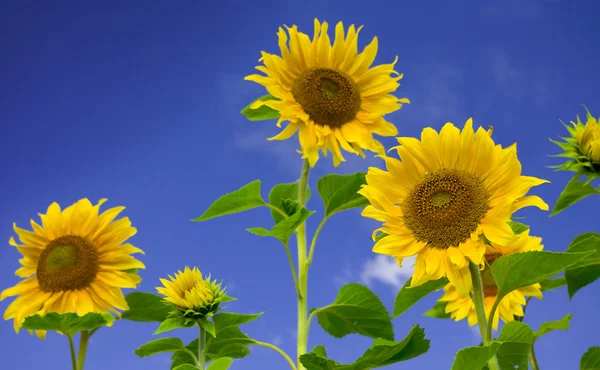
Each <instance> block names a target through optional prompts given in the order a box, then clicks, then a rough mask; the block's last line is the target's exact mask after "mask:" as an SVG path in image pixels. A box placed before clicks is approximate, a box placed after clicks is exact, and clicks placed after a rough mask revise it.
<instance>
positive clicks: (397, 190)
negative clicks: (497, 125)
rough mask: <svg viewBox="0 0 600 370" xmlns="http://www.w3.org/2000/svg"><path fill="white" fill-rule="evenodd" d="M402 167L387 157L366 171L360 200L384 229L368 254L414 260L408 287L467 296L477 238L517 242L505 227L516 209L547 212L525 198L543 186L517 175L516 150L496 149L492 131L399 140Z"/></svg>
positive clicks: (469, 127) (479, 244)
mask: <svg viewBox="0 0 600 370" xmlns="http://www.w3.org/2000/svg"><path fill="white" fill-rule="evenodd" d="M398 142H399V143H400V145H399V146H397V147H395V148H394V149H396V150H397V152H398V155H399V157H400V158H401V161H399V160H397V159H395V158H391V157H387V156H384V157H383V159H384V160H385V163H386V166H387V170H388V172H386V171H383V170H381V169H379V168H374V167H371V168H369V171H368V173H367V176H366V180H367V184H366V185H363V187H362V189H361V190H359V193H360V194H362V195H363V196H365V197H366V198H367V199H368V200H369V202H370V205H369V206H367V207H366V208H365V209H364V210H363V212H362V215H363V216H365V217H369V218H373V219H376V220H378V221H382V222H383V227H381V228H379V229H377V230H375V231H374V233H373V240H376V235H377V233H378V232H383V233H385V234H388V236H386V237H384V238H381V239H380V240H379V241H377V243H376V244H375V246H374V248H373V251H374V252H376V253H381V254H386V255H390V256H394V257H396V260H397V261H398V263H399V264H400V265H401V263H402V258H405V257H408V256H413V255H416V260H415V267H414V274H413V277H412V284H411V286H417V285H421V284H423V283H424V282H426V281H429V280H435V279H438V278H441V277H443V276H447V277H448V279H449V280H450V282H451V283H452V284H453V285H454V286H455V287H456V289H457V290H458V292H459V293H460V294H461V295H462V296H465V295H467V294H468V293H469V291H470V290H471V275H470V273H469V266H468V261H469V260H471V261H473V262H474V263H476V264H479V265H482V264H483V255H484V253H485V245H484V243H483V240H482V235H485V237H487V238H488V239H489V240H491V241H492V242H494V243H497V244H499V245H510V244H511V243H513V242H514V241H515V239H516V236H515V234H514V233H513V231H512V229H511V228H510V227H509V225H508V224H507V222H508V221H510V218H511V215H512V214H513V213H514V212H515V211H517V210H518V209H520V208H523V207H527V206H537V207H539V208H541V209H543V210H547V209H548V205H547V204H546V203H544V201H543V200H542V199H541V198H539V197H537V196H526V194H527V192H528V191H529V190H530V188H531V187H532V186H537V185H540V184H542V183H545V182H547V181H546V180H541V179H538V178H535V177H529V176H521V163H520V162H519V160H518V158H517V150H516V144H513V145H511V146H510V147H507V148H502V147H501V146H500V145H495V144H494V141H493V140H492V138H491V129H490V130H489V131H486V130H484V129H483V128H481V127H480V128H479V129H478V130H477V132H474V131H473V122H472V119H469V120H468V121H467V122H466V124H465V126H464V128H463V130H462V132H461V131H460V130H459V129H458V128H457V127H455V126H454V125H453V124H452V123H450V122H448V123H446V124H445V125H444V127H443V128H442V130H441V131H440V133H439V134H438V132H436V131H435V130H434V129H432V128H425V129H424V130H423V132H422V134H421V140H420V141H419V140H418V139H416V138H408V137H403V138H398Z"/></svg>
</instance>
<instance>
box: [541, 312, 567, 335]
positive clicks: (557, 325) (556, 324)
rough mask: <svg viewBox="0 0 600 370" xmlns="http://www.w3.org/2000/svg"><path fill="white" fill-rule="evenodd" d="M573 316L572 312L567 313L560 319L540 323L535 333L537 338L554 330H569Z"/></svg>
mask: <svg viewBox="0 0 600 370" xmlns="http://www.w3.org/2000/svg"><path fill="white" fill-rule="evenodd" d="M571 318H572V316H571V314H566V315H565V317H563V318H562V319H560V320H555V321H546V322H545V323H543V324H542V325H540V328H539V329H538V331H536V332H535V333H534V334H533V335H534V337H535V339H537V338H539V337H541V336H542V335H544V334H547V333H549V332H551V331H554V330H569V322H570V321H571Z"/></svg>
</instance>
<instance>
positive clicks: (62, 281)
mask: <svg viewBox="0 0 600 370" xmlns="http://www.w3.org/2000/svg"><path fill="white" fill-rule="evenodd" d="M97 272H98V253H97V252H96V248H95V247H94V245H93V244H91V243H90V242H89V241H87V240H86V239H84V238H82V237H80V236H75V235H65V236H61V237H59V238H57V239H54V240H53V241H51V242H50V243H49V244H48V245H47V246H46V248H45V249H44V251H43V252H42V254H41V256H40V261H39V263H38V265H37V278H38V282H39V284H40V288H41V290H43V291H44V292H63V291H68V290H77V289H83V288H85V287H87V286H89V285H90V284H91V282H92V281H94V278H95V277H96V273H97Z"/></svg>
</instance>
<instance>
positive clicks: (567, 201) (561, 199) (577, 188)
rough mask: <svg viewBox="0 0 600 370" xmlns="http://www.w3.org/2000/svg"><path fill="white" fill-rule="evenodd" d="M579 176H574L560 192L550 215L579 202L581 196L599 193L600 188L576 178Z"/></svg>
mask: <svg viewBox="0 0 600 370" xmlns="http://www.w3.org/2000/svg"><path fill="white" fill-rule="evenodd" d="M578 177H579V176H575V177H574V178H573V179H572V180H571V181H569V183H568V184H567V186H566V187H565V189H564V190H563V191H562V192H561V193H560V195H559V196H558V199H557V200H556V204H555V205H554V209H553V210H552V213H551V214H550V216H554V215H556V214H558V213H560V212H562V211H564V210H565V209H566V208H568V207H570V206H572V205H573V204H575V203H577V202H579V201H580V200H582V199H583V198H586V197H588V196H590V195H592V194H600V188H598V189H596V188H594V187H593V186H592V185H590V184H589V183H586V182H583V181H579V180H577V178H578Z"/></svg>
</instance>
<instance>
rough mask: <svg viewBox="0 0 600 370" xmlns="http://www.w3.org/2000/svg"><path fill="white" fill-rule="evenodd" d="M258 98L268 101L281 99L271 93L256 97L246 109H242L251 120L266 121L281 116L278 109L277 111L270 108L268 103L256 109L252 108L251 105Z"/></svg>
mask: <svg viewBox="0 0 600 370" xmlns="http://www.w3.org/2000/svg"><path fill="white" fill-rule="evenodd" d="M257 100H260V101H267V100H279V99H278V98H276V97H274V96H273V95H271V94H267V95H264V96H261V97H260V98H258V99H256V100H255V101H253V102H252V103H250V104H248V105H247V106H246V107H245V108H244V109H242V111H241V113H242V114H243V115H244V117H246V118H248V119H249V120H250V121H265V120H268V119H277V118H279V117H280V114H279V112H278V111H276V110H275V109H273V108H269V107H267V106H266V105H263V106H260V107H258V108H256V109H251V108H250V107H251V106H252V104H254V102H256V101H257Z"/></svg>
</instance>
